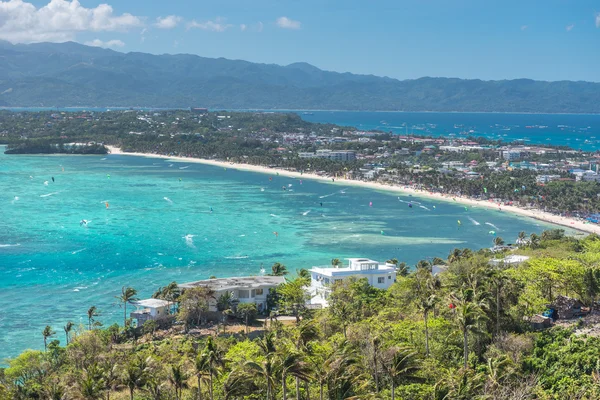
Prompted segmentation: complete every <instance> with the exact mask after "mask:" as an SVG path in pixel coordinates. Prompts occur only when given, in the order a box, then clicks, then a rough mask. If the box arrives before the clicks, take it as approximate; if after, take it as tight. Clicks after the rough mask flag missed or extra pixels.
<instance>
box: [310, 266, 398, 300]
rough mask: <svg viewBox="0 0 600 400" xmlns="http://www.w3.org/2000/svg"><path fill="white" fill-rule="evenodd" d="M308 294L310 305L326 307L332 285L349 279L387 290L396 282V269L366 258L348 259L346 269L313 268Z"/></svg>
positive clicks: (330, 267)
mask: <svg viewBox="0 0 600 400" xmlns="http://www.w3.org/2000/svg"><path fill="white" fill-rule="evenodd" d="M309 271H310V275H311V282H310V288H309V292H310V295H311V304H321V305H322V306H323V307H327V305H328V299H329V296H330V294H331V288H332V285H333V284H335V283H336V282H341V281H343V280H344V279H348V278H350V277H355V278H358V279H360V278H366V279H367V281H368V282H369V284H370V285H371V286H373V287H376V288H378V289H387V288H389V287H390V286H392V284H393V283H394V282H396V267H395V266H394V265H393V264H380V263H379V262H377V261H374V260H369V259H368V258H348V266H347V267H332V266H327V267H313V268H311V269H310V270H309Z"/></svg>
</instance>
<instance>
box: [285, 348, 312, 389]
mask: <svg viewBox="0 0 600 400" xmlns="http://www.w3.org/2000/svg"><path fill="white" fill-rule="evenodd" d="M279 371H280V372H281V391H282V394H283V400H287V385H286V379H287V377H288V376H294V377H296V378H297V379H300V380H305V381H308V380H309V371H310V369H309V367H308V364H307V363H306V362H305V361H304V359H303V358H302V356H301V355H300V353H297V352H290V351H286V352H285V353H284V354H282V356H281V359H280V362H279Z"/></svg>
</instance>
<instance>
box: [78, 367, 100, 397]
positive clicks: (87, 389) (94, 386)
mask: <svg viewBox="0 0 600 400" xmlns="http://www.w3.org/2000/svg"><path fill="white" fill-rule="evenodd" d="M78 386H79V392H80V393H81V396H82V397H83V398H84V399H86V400H98V399H100V398H101V397H102V392H103V390H104V382H103V381H102V373H101V371H100V369H99V368H98V365H96V364H94V365H92V366H91V367H90V368H88V369H87V370H86V371H84V373H83V375H82V376H81V378H80V379H79V385H78Z"/></svg>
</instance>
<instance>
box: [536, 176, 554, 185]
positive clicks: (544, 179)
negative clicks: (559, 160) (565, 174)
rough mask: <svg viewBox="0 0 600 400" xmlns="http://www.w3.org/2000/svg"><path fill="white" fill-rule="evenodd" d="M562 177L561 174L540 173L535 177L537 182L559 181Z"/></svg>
mask: <svg viewBox="0 0 600 400" xmlns="http://www.w3.org/2000/svg"><path fill="white" fill-rule="evenodd" d="M559 179H560V175H538V176H536V177H535V181H536V182H537V183H548V182H553V181H557V180H559Z"/></svg>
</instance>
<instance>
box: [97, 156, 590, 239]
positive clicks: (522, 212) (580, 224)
mask: <svg viewBox="0 0 600 400" xmlns="http://www.w3.org/2000/svg"><path fill="white" fill-rule="evenodd" d="M106 147H107V148H108V149H109V154H115V155H125V156H137V157H150V158H162V159H169V160H174V161H182V162H190V163H197V164H205V165H212V166H215V167H223V168H232V169H236V170H240V171H250V172H257V173H261V174H270V175H273V174H278V175H280V176H286V177H289V178H297V179H300V178H302V179H311V180H316V181H321V182H327V183H330V184H334V185H335V184H337V185H340V184H344V185H351V186H358V187H364V188H367V189H372V190H384V191H387V192H393V193H399V194H408V195H413V196H416V197H421V198H426V199H431V200H437V201H447V202H456V203H459V204H464V205H468V206H471V207H481V208H487V209H493V210H498V209H500V210H501V211H503V212H508V213H512V214H515V215H518V216H522V217H527V218H532V219H536V220H538V221H543V222H546V223H549V224H553V225H558V226H563V227H566V228H570V229H574V230H577V231H580V232H585V233H596V234H600V225H596V224H592V223H587V222H586V221H582V220H580V219H576V218H570V217H561V216H559V215H554V214H551V213H547V212H544V211H541V210H532V209H525V208H521V207H516V206H505V205H502V206H498V204H497V203H493V202H490V201H483V200H474V199H469V198H465V197H458V196H456V197H451V196H449V195H443V194H441V193H431V192H427V191H424V190H418V189H414V188H410V187H404V186H395V185H391V184H384V183H380V182H364V181H358V180H354V179H344V178H336V179H335V182H332V181H331V178H327V177H323V176H320V175H317V174H312V173H302V174H301V173H300V172H295V171H287V170H284V169H276V168H268V167H264V166H259V165H252V164H239V163H231V162H226V161H217V160H208V159H203V158H192V157H178V156H166V155H163V154H153V153H129V152H123V151H121V149H120V148H117V147H114V146H106Z"/></svg>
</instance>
